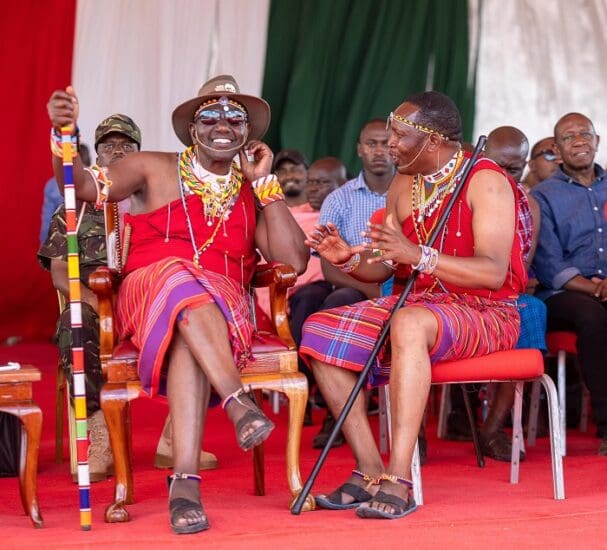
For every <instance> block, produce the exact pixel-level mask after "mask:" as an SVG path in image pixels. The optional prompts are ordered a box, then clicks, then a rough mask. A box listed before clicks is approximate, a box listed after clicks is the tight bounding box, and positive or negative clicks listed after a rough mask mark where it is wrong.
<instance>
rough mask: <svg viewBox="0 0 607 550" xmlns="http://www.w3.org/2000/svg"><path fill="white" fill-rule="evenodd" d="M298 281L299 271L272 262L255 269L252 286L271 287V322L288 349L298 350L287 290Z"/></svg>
mask: <svg viewBox="0 0 607 550" xmlns="http://www.w3.org/2000/svg"><path fill="white" fill-rule="evenodd" d="M296 281H297V271H295V269H294V268H293V267H292V266H290V265H287V264H281V263H279V262H271V263H267V264H260V265H258V266H257V267H256V268H255V275H254V276H253V280H252V281H251V286H253V287H255V288H262V287H269V290H270V312H271V321H272V325H273V326H274V330H275V331H276V334H277V335H278V337H279V338H280V339H281V340H282V341H283V343H284V344H285V346H287V348H288V349H290V350H294V349H296V348H297V346H296V345H295V341H294V340H293V336H292V335H291V329H290V328H289V318H288V317H287V290H288V289H289V288H291V287H292V286H293V285H294V284H295V282H296Z"/></svg>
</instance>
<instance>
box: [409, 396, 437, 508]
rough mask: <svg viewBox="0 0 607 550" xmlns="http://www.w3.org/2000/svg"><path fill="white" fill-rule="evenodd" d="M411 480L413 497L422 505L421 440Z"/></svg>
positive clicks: (412, 463)
mask: <svg viewBox="0 0 607 550" xmlns="http://www.w3.org/2000/svg"><path fill="white" fill-rule="evenodd" d="M443 387H444V386H443ZM411 481H412V482H413V498H414V499H415V503H416V504H417V505H419V506H421V505H422V504H423V503H424V491H423V489H422V469H421V463H420V460H419V442H417V441H416V442H415V449H413V457H412V459H411Z"/></svg>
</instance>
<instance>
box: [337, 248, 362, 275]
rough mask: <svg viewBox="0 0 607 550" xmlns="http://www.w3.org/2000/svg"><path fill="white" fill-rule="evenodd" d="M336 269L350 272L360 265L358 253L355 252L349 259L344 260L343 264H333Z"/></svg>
mask: <svg viewBox="0 0 607 550" xmlns="http://www.w3.org/2000/svg"><path fill="white" fill-rule="evenodd" d="M333 265H334V266H335V267H337V268H338V269H341V270H342V271H343V272H344V273H352V271H355V270H356V269H357V268H358V266H359V265H360V254H359V253H358V252H357V253H356V254H353V255H352V256H350V259H349V260H347V261H345V262H344V263H343V264H333Z"/></svg>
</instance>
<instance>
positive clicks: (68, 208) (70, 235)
mask: <svg viewBox="0 0 607 550" xmlns="http://www.w3.org/2000/svg"><path fill="white" fill-rule="evenodd" d="M61 145H62V157H63V179H64V192H63V194H64V199H65V225H66V230H67V276H68V279H69V300H70V322H71V333H72V372H73V375H74V383H73V391H74V409H75V417H76V450H77V453H76V454H77V459H78V493H79V496H80V528H81V529H82V530H83V531H90V529H91V503H90V480H89V463H88V436H87V431H88V430H87V422H86V391H85V380H84V348H83V341H82V303H81V293H80V263H79V255H78V235H77V232H78V224H77V221H76V191H75V188H74V177H73V164H72V159H73V151H72V127H71V126H64V127H62V128H61Z"/></svg>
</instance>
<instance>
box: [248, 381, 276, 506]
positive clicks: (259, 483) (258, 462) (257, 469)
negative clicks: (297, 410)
mask: <svg viewBox="0 0 607 550" xmlns="http://www.w3.org/2000/svg"><path fill="white" fill-rule="evenodd" d="M277 395H278V392H270V399H271V400H272V401H274V396H277ZM255 400H256V401H257V404H258V406H259V407H260V408H261V406H262V404H263V393H262V391H261V390H255ZM264 466H265V458H264V444H263V443H260V444H259V445H257V446H256V447H254V448H253V493H254V494H255V495H256V496H259V497H262V496H264V495H265V494H266V480H265V468H264Z"/></svg>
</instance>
